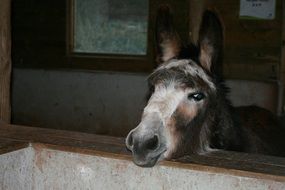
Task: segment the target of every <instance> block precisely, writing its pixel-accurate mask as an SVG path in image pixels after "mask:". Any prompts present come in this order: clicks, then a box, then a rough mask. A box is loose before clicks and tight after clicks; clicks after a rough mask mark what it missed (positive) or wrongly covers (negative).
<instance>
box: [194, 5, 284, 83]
mask: <svg viewBox="0 0 285 190" xmlns="http://www.w3.org/2000/svg"><path fill="white" fill-rule="evenodd" d="M239 2H240V1H239V0H232V1H227V0H220V1H211V0H202V1H198V0H190V16H189V17H190V28H191V34H192V39H193V40H194V41H195V40H197V33H198V28H199V24H198V23H199V22H200V19H199V18H200V16H198V19H197V15H201V14H202V12H203V10H204V9H213V10H214V11H215V12H217V13H218V15H219V16H220V18H221V19H222V22H223V25H224V37H225V42H224V46H225V47H224V50H225V51H224V74H225V76H226V77H227V78H238V79H254V80H262V81H268V80H278V79H279V71H280V70H279V69H280V62H281V61H280V60H281V59H280V56H281V28H282V6H281V3H282V2H281V0H276V4H277V5H276V16H275V19H274V20H244V19H240V18H239Z"/></svg>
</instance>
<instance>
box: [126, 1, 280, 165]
mask: <svg viewBox="0 0 285 190" xmlns="http://www.w3.org/2000/svg"><path fill="white" fill-rule="evenodd" d="M171 16H172V15H171V13H170V9H169V7H168V6H163V7H161V8H160V9H159V12H158V16H157V41H158V44H159V45H158V47H159V49H158V55H159V60H161V61H162V62H163V63H162V64H161V65H160V66H159V67H158V68H157V69H156V70H155V71H154V72H153V73H152V74H151V75H150V76H149V78H148V83H149V87H150V93H151V95H150V97H149V100H148V104H147V106H146V107H145V108H144V111H143V114H142V119H141V122H140V123H139V125H138V126H137V127H136V128H135V129H133V130H131V131H130V132H129V134H128V136H127V138H126V146H127V148H128V149H129V150H130V151H132V155H133V161H134V163H135V164H137V165H138V166H142V167H152V166H154V165H155V164H156V163H157V162H158V161H160V160H164V159H174V158H179V157H182V156H186V155H191V154H204V153H207V152H210V151H214V150H217V149H223V150H229V151H240V152H247V153H256V154H270V155H279V156H283V155H285V152H284V149H285V146H284V144H285V143H284V142H283V141H282V136H281V128H278V126H277V118H276V116H274V115H272V114H271V113H270V112H269V111H267V110H265V109H262V108H259V107H256V106H249V107H239V108H234V107H233V106H232V105H231V103H230V101H229V100H228V99H227V92H228V89H227V87H226V86H225V85H224V83H223V80H222V79H221V56H222V47H223V31H222V24H221V22H220V20H219V19H218V17H217V15H216V14H215V13H213V12H211V11H209V10H207V11H205V12H204V14H203V18H202V22H201V25H200V31H199V39H198V45H197V46H195V45H193V44H190V45H187V46H185V45H183V43H182V42H181V40H180V37H179V36H178V34H177V32H176V31H175V29H174V26H173V22H172V17H171ZM284 137H285V135H284V136H283V138H284ZM282 143H283V147H282Z"/></svg>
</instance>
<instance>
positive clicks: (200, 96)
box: [188, 92, 205, 102]
mask: <svg viewBox="0 0 285 190" xmlns="http://www.w3.org/2000/svg"><path fill="white" fill-rule="evenodd" d="M204 98H205V94H203V93H202V92H198V93H193V94H189V95H188V99H189V100H194V101H195V102H199V101H201V100H203V99H204Z"/></svg>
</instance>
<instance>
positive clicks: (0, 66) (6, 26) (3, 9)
mask: <svg viewBox="0 0 285 190" xmlns="http://www.w3.org/2000/svg"><path fill="white" fill-rule="evenodd" d="M10 13H11V0H1V1H0V121H1V120H2V121H4V122H7V123H10V118H11V106H10V78H11V25H10V24H11V23H10V18H11V17H10Z"/></svg>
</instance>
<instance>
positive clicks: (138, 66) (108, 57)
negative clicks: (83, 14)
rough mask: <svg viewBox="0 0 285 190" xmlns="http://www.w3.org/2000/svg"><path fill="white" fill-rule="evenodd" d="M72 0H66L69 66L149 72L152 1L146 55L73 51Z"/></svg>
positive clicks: (152, 62)
mask: <svg viewBox="0 0 285 190" xmlns="http://www.w3.org/2000/svg"><path fill="white" fill-rule="evenodd" d="M74 1H75V0H67V16H66V18H67V19H66V22H67V24H66V25H67V26H66V33H67V34H66V35H67V39H66V57H67V63H66V64H67V65H68V66H69V67H70V68H79V69H88V70H101V71H124V72H150V71H152V70H153V69H154V68H155V66H156V63H155V58H154V43H153V42H154V37H153V35H152V34H154V24H155V23H154V19H153V18H154V13H155V10H156V9H155V5H154V1H151V0H148V1H149V3H148V6H149V10H148V30H147V48H146V55H120V54H100V53H75V52H73V44H74V41H73V36H74Z"/></svg>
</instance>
